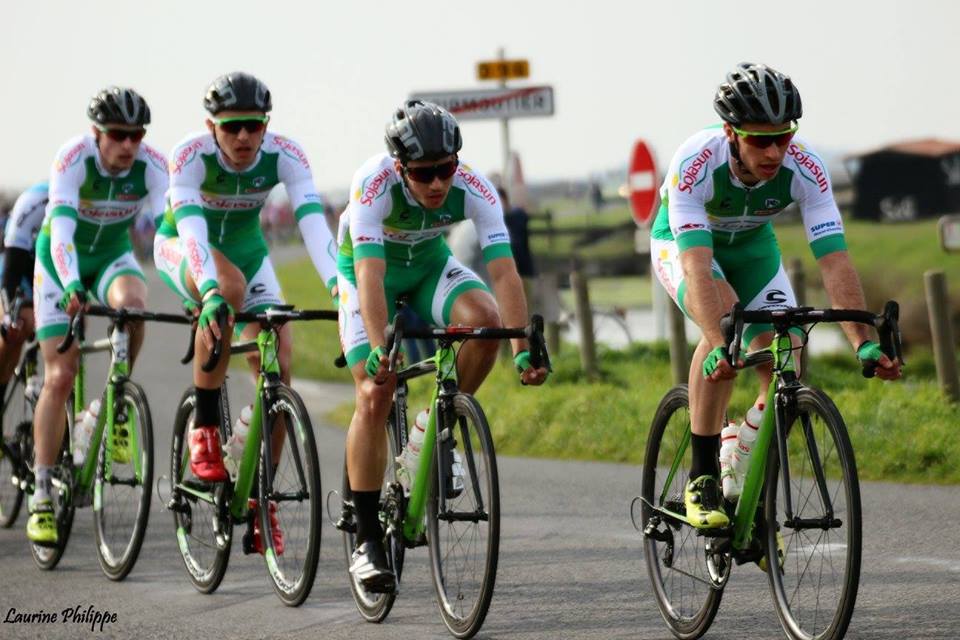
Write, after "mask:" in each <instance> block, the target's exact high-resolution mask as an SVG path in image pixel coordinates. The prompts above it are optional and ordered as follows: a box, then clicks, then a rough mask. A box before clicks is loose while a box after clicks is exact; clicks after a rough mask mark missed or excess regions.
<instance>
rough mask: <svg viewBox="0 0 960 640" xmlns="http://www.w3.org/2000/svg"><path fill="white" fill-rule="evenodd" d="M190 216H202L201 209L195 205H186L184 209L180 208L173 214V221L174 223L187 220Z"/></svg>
mask: <svg viewBox="0 0 960 640" xmlns="http://www.w3.org/2000/svg"><path fill="white" fill-rule="evenodd" d="M190 216H203V207H200V206H198V205H195V204H188V205H186V206H185V207H180V208H179V209H177V210H176V212H174V214H173V219H174V220H175V221H176V222H180V221H181V220H183V219H184V218H189V217H190Z"/></svg>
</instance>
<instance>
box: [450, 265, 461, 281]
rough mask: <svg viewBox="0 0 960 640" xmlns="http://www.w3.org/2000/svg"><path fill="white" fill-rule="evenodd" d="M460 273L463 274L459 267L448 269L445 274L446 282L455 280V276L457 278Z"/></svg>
mask: <svg viewBox="0 0 960 640" xmlns="http://www.w3.org/2000/svg"><path fill="white" fill-rule="evenodd" d="M461 273H463V269H461V268H459V267H455V268H453V269H450V271H448V272H447V280H452V279H453V278H456V277H457V276H459V275H460V274H461Z"/></svg>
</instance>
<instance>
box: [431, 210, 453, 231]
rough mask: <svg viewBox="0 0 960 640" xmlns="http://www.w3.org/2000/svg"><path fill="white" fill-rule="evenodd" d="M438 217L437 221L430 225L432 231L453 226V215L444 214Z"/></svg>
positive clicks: (439, 214)
mask: <svg viewBox="0 0 960 640" xmlns="http://www.w3.org/2000/svg"><path fill="white" fill-rule="evenodd" d="M436 215H437V219H436V220H434V221H433V222H431V223H430V224H429V225H428V226H429V227H430V228H431V229H432V228H436V227H447V226H450V225H451V224H453V214H450V213H446V212H444V213H438V214H436Z"/></svg>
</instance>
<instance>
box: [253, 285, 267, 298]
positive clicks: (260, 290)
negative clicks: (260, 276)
mask: <svg viewBox="0 0 960 640" xmlns="http://www.w3.org/2000/svg"><path fill="white" fill-rule="evenodd" d="M266 292H267V285H265V284H263V283H262V282H258V283H256V284H255V285H253V286H252V287H250V295H252V296H259V295H262V294H264V293H266Z"/></svg>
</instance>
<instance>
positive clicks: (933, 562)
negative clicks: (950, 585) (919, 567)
mask: <svg viewBox="0 0 960 640" xmlns="http://www.w3.org/2000/svg"><path fill="white" fill-rule="evenodd" d="M894 562H899V563H900V564H923V565H928V566H933V567H937V568H939V569H946V570H947V571H952V572H954V573H960V561H957V560H944V559H943V558H925V557H922V556H905V557H903V558H896V559H895V560H894Z"/></svg>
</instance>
